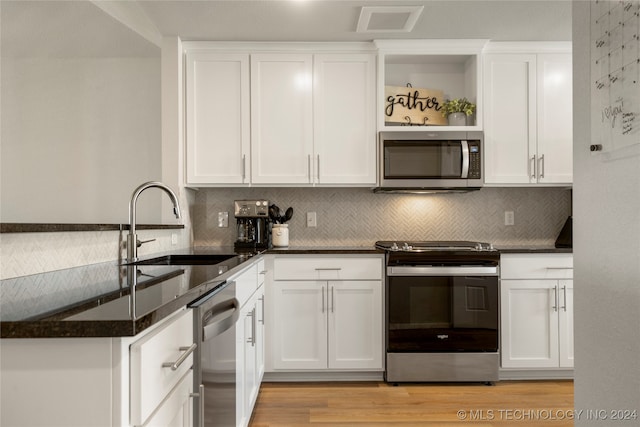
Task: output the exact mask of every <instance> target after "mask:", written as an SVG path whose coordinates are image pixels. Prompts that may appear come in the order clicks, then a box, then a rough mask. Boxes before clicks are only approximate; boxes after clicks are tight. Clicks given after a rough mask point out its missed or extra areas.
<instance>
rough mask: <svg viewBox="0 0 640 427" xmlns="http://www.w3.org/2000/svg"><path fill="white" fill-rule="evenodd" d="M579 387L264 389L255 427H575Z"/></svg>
mask: <svg viewBox="0 0 640 427" xmlns="http://www.w3.org/2000/svg"><path fill="white" fill-rule="evenodd" d="M572 410H573V381H500V382H497V383H496V384H495V385H494V386H486V385H482V384H455V383H454V384H400V385H399V386H397V387H394V386H393V385H390V384H386V383H384V382H357V383H263V384H262V387H261V390H260V394H259V396H258V401H257V403H256V407H255V410H254V413H253V417H252V419H251V422H250V424H249V427H303V426H322V427H328V426H331V427H347V426H349V427H363V426H371V427H382V426H385V427H392V426H400V427H414V426H446V427H463V426H464V427H469V426H483V427H491V426H516V427H517V426H522V427H531V426H547V425H548V426H554V427H566V426H573V419H572V418H571V417H572V415H573V412H572Z"/></svg>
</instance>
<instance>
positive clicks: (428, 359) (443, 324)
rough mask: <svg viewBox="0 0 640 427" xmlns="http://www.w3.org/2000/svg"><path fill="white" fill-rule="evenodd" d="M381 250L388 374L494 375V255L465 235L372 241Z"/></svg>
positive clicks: (435, 377)
mask: <svg viewBox="0 0 640 427" xmlns="http://www.w3.org/2000/svg"><path fill="white" fill-rule="evenodd" d="M376 247H378V248H380V249H383V250H385V251H386V262H387V265H386V273H387V274H386V276H387V277H386V286H385V292H386V372H385V378H386V380H387V381H388V382H394V383H395V382H428V381H433V382H449V381H464V382H476V381H477V382H487V383H490V382H493V381H497V380H498V370H499V365H500V359H499V353H498V338H499V326H498V325H499V322H498V311H499V310H498V303H499V283H498V268H499V260H500V255H499V253H498V251H496V250H495V249H494V248H493V247H492V245H491V244H489V243H482V242H468V241H447V242H443V241H434V242H394V241H379V242H377V243H376Z"/></svg>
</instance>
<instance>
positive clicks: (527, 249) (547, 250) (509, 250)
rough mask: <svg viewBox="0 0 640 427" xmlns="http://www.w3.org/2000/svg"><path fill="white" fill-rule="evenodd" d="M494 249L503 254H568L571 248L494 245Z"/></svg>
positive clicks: (571, 250)
mask: <svg viewBox="0 0 640 427" xmlns="http://www.w3.org/2000/svg"><path fill="white" fill-rule="evenodd" d="M496 249H497V250H498V251H500V253H503V254H518V253H521V254H536V253H540V254H570V253H573V248H556V247H555V246H551V245H513V246H510V245H504V246H501V245H496Z"/></svg>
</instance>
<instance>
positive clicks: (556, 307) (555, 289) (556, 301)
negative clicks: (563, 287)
mask: <svg viewBox="0 0 640 427" xmlns="http://www.w3.org/2000/svg"><path fill="white" fill-rule="evenodd" d="M553 301H554V305H553V307H552V308H553V311H558V286H554V287H553Z"/></svg>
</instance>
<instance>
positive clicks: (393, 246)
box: [389, 242, 400, 251]
mask: <svg viewBox="0 0 640 427" xmlns="http://www.w3.org/2000/svg"><path fill="white" fill-rule="evenodd" d="M389 249H391V250H392V251H397V250H399V249H400V248H399V247H398V244H397V243H396V242H393V245H391V247H390V248H389Z"/></svg>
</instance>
